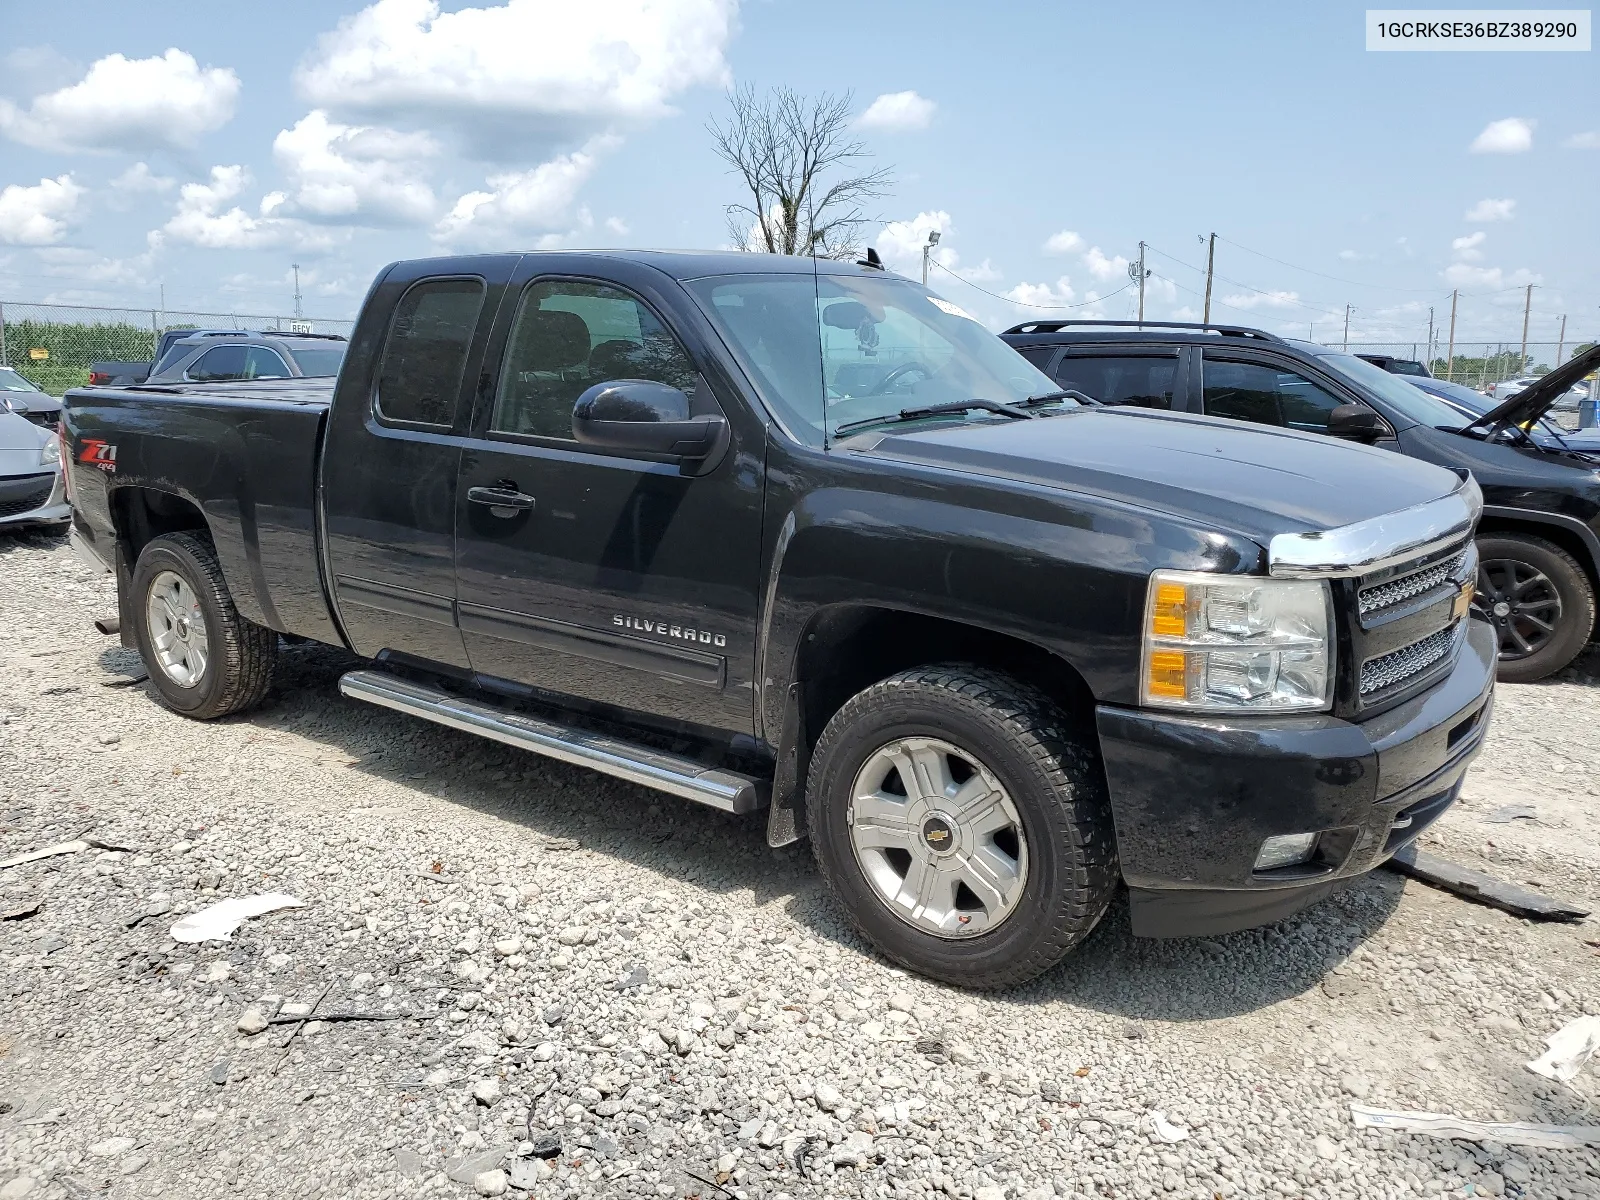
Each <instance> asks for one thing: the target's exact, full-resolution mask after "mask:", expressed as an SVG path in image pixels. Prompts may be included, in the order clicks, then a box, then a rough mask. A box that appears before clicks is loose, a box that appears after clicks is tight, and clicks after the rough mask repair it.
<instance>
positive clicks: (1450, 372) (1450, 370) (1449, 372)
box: [1444, 288, 1461, 379]
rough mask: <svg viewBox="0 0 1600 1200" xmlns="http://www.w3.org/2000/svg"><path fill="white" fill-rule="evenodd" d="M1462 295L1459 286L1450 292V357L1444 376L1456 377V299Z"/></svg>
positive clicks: (1448, 377)
mask: <svg viewBox="0 0 1600 1200" xmlns="http://www.w3.org/2000/svg"><path fill="white" fill-rule="evenodd" d="M1460 296H1461V289H1459V288H1457V289H1456V290H1455V291H1453V292H1451V293H1450V357H1449V359H1448V360H1446V362H1445V366H1444V377H1445V378H1446V379H1454V378H1455V377H1456V376H1455V370H1456V300H1457V299H1459V298H1460Z"/></svg>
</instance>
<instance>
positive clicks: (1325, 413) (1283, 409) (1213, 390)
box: [1203, 355, 1410, 433]
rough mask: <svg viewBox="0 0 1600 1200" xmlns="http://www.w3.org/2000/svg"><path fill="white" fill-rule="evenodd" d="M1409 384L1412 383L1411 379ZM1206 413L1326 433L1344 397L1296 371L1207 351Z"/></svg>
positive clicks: (1204, 391)
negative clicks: (1228, 358) (1232, 359)
mask: <svg viewBox="0 0 1600 1200" xmlns="http://www.w3.org/2000/svg"><path fill="white" fill-rule="evenodd" d="M1406 386H1410V385H1409V384H1408V385H1406ZM1203 395H1204V400H1205V411H1206V415H1207V416H1212V417H1233V418H1234V419H1236V420H1240V421H1255V422H1257V423H1259V424H1262V425H1278V426H1281V427H1283V428H1286V429H1301V430H1304V431H1306V432H1308V433H1327V432H1328V417H1329V415H1330V414H1331V413H1332V412H1333V410H1334V409H1336V408H1338V407H1339V406H1340V405H1341V404H1343V403H1345V401H1343V400H1341V399H1339V397H1337V396H1335V395H1333V394H1332V393H1331V392H1328V391H1326V390H1324V389H1323V388H1322V387H1320V386H1319V385H1317V384H1315V383H1312V382H1311V381H1310V380H1309V379H1307V378H1305V377H1304V376H1302V375H1297V374H1295V373H1294V372H1293V371H1284V370H1280V369H1279V368H1278V367H1275V366H1266V365H1264V364H1261V363H1246V362H1228V361H1226V360H1218V359H1215V358H1212V357H1210V356H1209V355H1207V356H1206V359H1205V383H1204V386H1203Z"/></svg>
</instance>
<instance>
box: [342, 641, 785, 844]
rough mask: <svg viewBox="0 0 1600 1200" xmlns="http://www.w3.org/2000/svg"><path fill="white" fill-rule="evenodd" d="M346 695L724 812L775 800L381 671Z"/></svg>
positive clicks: (661, 757)
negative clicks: (707, 805)
mask: <svg viewBox="0 0 1600 1200" xmlns="http://www.w3.org/2000/svg"><path fill="white" fill-rule="evenodd" d="M339 691H340V692H342V693H343V694H344V695H346V696H349V697H351V698H352V699H356V700H365V701H367V702H368V703H369V704H378V705H381V706H382V707H384V708H392V709H394V710H395V711H396V712H403V713H410V714H411V715H412V716H414V717H422V718H423V719H424V720H428V721H433V722H435V723H437V724H439V725H448V726H450V727H451V728H452V729H460V730H464V731H465V732H467V733H475V734H477V735H478V736H479V737H486V738H490V739H492V740H494V741H496V742H504V743H505V744H506V745H508V746H517V747H519V748H521V749H523V750H531V751H533V753H535V754H542V755H544V756H545V757H546V758H555V759H560V760H561V761H562V762H567V763H572V764H574V765H575V766H579V767H588V768H590V769H591V770H595V771H599V772H601V773H602V774H605V775H615V776H616V777H617V778H618V779H626V780H627V781H628V782H630V783H637V784H640V785H641V786H643V787H647V788H655V789H656V790H657V791H660V792H670V793H671V794H672V795H674V796H681V797H683V799H685V800H693V801H696V802H697V803H699V804H709V805H710V806H711V807H712V808H720V809H722V811H723V812H731V813H744V812H754V811H755V810H756V809H758V808H764V807H766V803H767V796H766V792H765V789H763V788H762V787H761V786H760V784H759V783H758V781H757V780H755V779H752V778H751V777H750V776H748V775H740V774H737V773H736V772H733V771H724V770H721V769H720V768H717V767H708V766H705V765H704V764H703V763H697V762H695V761H694V760H693V759H690V758H683V757H682V756H680V755H677V754H668V753H666V752H665V751H661V750H655V749H652V748H650V747H648V746H639V745H636V744H634V743H632V742H624V741H622V740H620V739H618V738H611V737H605V736H603V735H601V734H597V733H589V732H588V731H586V730H582V729H572V728H569V727H568V726H565V725H557V724H556V723H555V722H553V721H543V720H540V719H539V718H537V717H529V716H524V715H523V714H521V713H514V712H507V711H504V710H502V709H500V708H497V707H495V706H494V705H492V704H485V703H481V702H479V701H476V700H470V699H466V698H464V697H461V696H453V695H451V694H450V693H449V692H442V691H438V690H436V689H434V688H429V687H422V686H420V685H418V684H415V683H412V682H410V681H409V680H405V679H399V678H397V677H395V676H393V675H385V674H384V673H382V672H381V671H348V672H346V673H345V674H344V675H342V676H340V677H339Z"/></svg>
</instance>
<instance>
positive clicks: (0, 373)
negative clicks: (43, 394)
mask: <svg viewBox="0 0 1600 1200" xmlns="http://www.w3.org/2000/svg"><path fill="white" fill-rule="evenodd" d="M38 390H39V389H38V388H36V387H34V386H33V384H31V383H29V382H28V381H27V380H26V379H24V378H23V377H22V376H21V375H18V374H17V373H16V372H15V371H13V370H12V369H11V368H10V367H0V392H37V391H38Z"/></svg>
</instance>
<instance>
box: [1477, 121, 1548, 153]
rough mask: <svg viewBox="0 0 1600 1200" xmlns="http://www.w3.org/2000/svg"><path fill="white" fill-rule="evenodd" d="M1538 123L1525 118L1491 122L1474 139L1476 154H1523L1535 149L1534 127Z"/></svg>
mask: <svg viewBox="0 0 1600 1200" xmlns="http://www.w3.org/2000/svg"><path fill="white" fill-rule="evenodd" d="M1537 124H1538V122H1537V121H1533V120H1529V119H1528V118H1525V117H1505V118H1502V119H1501V120H1499V121H1490V122H1489V123H1488V124H1487V125H1485V126H1484V127H1483V132H1482V133H1480V134H1479V135H1478V136H1477V137H1475V138H1473V139H1472V147H1471V149H1472V153H1474V154H1521V153H1522V152H1523V151H1524V150H1531V149H1533V127H1534V126H1535V125H1537Z"/></svg>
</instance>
